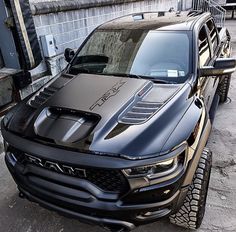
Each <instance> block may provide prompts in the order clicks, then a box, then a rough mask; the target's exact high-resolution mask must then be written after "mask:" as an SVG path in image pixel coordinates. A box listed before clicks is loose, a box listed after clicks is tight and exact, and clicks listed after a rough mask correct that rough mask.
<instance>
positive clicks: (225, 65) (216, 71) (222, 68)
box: [200, 58, 236, 77]
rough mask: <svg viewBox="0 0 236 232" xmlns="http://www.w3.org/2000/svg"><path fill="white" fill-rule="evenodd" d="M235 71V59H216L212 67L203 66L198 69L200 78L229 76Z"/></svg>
mask: <svg viewBox="0 0 236 232" xmlns="http://www.w3.org/2000/svg"><path fill="white" fill-rule="evenodd" d="M235 69H236V59H234V58H218V59H216V61H215V63H214V66H204V67H202V68H201V69H200V76H201V77H205V76H222V75H225V74H231V73H233V72H234V71H235Z"/></svg>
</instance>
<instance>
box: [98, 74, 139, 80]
mask: <svg viewBox="0 0 236 232" xmlns="http://www.w3.org/2000/svg"><path fill="white" fill-rule="evenodd" d="M99 75H105V76H116V77H129V78H137V79H142V76H139V75H136V74H132V73H99Z"/></svg>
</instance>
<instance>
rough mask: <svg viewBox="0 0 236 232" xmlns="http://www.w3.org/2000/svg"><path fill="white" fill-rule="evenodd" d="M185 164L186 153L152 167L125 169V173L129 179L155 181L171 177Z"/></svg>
mask: <svg viewBox="0 0 236 232" xmlns="http://www.w3.org/2000/svg"><path fill="white" fill-rule="evenodd" d="M183 163H184V153H182V154H181V155H179V156H176V157H174V158H172V159H168V160H164V161H161V162H158V163H155V164H152V165H147V166H140V167H135V168H130V169H125V170H124V173H125V175H126V176H127V177H130V178H132V177H147V178H148V179H154V178H159V177H163V176H166V175H169V174H171V173H173V172H175V171H176V170H177V169H178V168H179V166H180V165H181V166H182V165H183Z"/></svg>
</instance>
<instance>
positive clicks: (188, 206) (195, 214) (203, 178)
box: [170, 148, 212, 229]
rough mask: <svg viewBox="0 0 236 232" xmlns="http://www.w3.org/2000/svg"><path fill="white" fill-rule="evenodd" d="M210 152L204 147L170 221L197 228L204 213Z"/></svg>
mask: <svg viewBox="0 0 236 232" xmlns="http://www.w3.org/2000/svg"><path fill="white" fill-rule="evenodd" d="M211 165H212V153H211V151H210V150H209V149H207V148H205V149H204V150H203V153H202V155H201V158H200V160H199V163H198V167H197V169H196V172H195V174H194V177H193V180H192V184H191V185H190V186H189V189H188V192H187V195H186V198H185V200H184V203H183V205H182V206H181V208H180V209H179V211H178V212H177V213H175V214H173V215H171V216H170V222H171V223H173V224H176V225H178V226H182V227H185V228H188V229H197V228H199V227H200V225H201V223H202V219H203V217H204V213H205V205H206V197H207V191H208V185H209V180H210V172H211Z"/></svg>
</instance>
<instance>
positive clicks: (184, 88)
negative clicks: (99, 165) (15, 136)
mask: <svg viewBox="0 0 236 232" xmlns="http://www.w3.org/2000/svg"><path fill="white" fill-rule="evenodd" d="M190 90H191V88H190V86H189V84H182V85H181V84H178V85H177V84H176V85H175V84H171V85H169V84H153V82H151V81H148V80H144V79H136V78H124V77H114V76H103V75H92V74H80V75H78V76H75V77H71V76H67V75H62V76H61V77H60V78H58V79H56V80H55V81H54V82H53V83H52V84H50V85H49V86H46V87H45V88H43V89H41V90H40V91H39V92H38V93H37V94H36V95H34V96H33V97H32V98H31V99H30V100H29V101H28V102H27V103H25V102H24V103H21V109H20V110H21V111H22V110H23V111H24V113H19V110H18V114H17V115H14V116H13V117H12V119H11V121H10V123H9V125H8V127H9V130H11V131H14V132H17V133H20V134H22V135H24V136H26V137H29V138H32V139H37V140H38V141H43V142H48V143H49V144H51V145H53V144H55V145H60V146H65V147H68V148H73V149H78V150H80V151H85V152H95V153H104V154H111V155H124V156H127V157H130V158H132V157H133V158H136V157H140V158H141V157H145V156H149V155H151V154H154V153H156V154H158V153H161V152H162V147H163V146H164V144H165V142H166V140H167V139H168V137H169V136H170V134H171V132H172V131H173V130H174V128H175V127H176V125H177V124H178V122H179V121H180V119H181V117H182V116H183V114H184V113H185V112H186V110H187V108H188V106H189V104H190V103H191V101H190V99H189V98H188V96H189V92H190ZM173 96H175V97H173ZM183 99H184V100H183ZM186 103H187V104H186Z"/></svg>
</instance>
